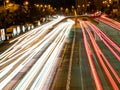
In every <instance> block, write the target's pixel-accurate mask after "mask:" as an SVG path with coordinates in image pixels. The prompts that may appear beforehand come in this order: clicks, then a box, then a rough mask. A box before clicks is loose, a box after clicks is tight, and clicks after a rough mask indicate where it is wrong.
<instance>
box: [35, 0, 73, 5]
mask: <svg viewBox="0 0 120 90" xmlns="http://www.w3.org/2000/svg"><path fill="white" fill-rule="evenodd" d="M33 1H36V2H41V3H50V4H51V5H52V6H54V7H61V6H62V7H71V6H72V5H75V0H33Z"/></svg>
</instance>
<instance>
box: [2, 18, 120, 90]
mask: <svg viewBox="0 0 120 90" xmlns="http://www.w3.org/2000/svg"><path fill="white" fill-rule="evenodd" d="M81 18H82V17H81ZM81 18H78V19H77V23H75V21H74V19H69V18H65V17H60V18H58V19H56V20H53V21H51V22H48V23H46V24H44V25H42V26H40V27H37V28H35V29H33V30H30V31H28V32H26V33H25V34H23V35H21V36H19V37H17V38H15V39H13V40H10V41H9V43H14V44H13V45H12V46H11V47H9V48H8V49H7V50H5V51H4V52H3V53H1V54H0V90H10V89H14V90H70V89H71V90H96V89H97V90H119V89H120V71H119V70H120V42H119V41H120V40H119V38H115V37H119V34H118V33H119V27H118V24H119V23H118V22H116V21H114V20H112V19H109V18H107V17H104V16H101V17H99V18H96V20H98V22H99V23H97V24H93V22H92V21H90V20H87V21H84V20H82V19H81ZM106 22H107V23H106ZM112 22H113V23H112ZM111 23H112V24H114V26H113V25H112V26H111ZM111 31H114V34H113V33H112V32H111Z"/></svg>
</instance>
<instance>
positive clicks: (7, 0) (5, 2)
mask: <svg viewBox="0 0 120 90" xmlns="http://www.w3.org/2000/svg"><path fill="white" fill-rule="evenodd" d="M9 2H10V1H9V0H4V1H3V4H4V8H5V7H6V4H8V3H9Z"/></svg>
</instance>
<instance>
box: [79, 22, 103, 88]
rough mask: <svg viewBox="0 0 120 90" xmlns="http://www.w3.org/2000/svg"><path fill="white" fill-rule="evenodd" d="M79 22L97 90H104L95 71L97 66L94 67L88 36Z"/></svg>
mask: <svg viewBox="0 0 120 90" xmlns="http://www.w3.org/2000/svg"><path fill="white" fill-rule="evenodd" d="M79 22H80V25H81V28H82V33H83V38H84V44H85V49H86V52H87V56H88V60H89V64H90V68H91V71H92V75H93V78H94V81H95V85H96V89H97V90H102V84H101V82H100V79H99V76H98V74H97V71H96V69H95V65H94V62H93V59H92V52H91V50H90V46H89V44H88V41H87V37H86V34H85V30H84V28H83V24H82V22H81V21H79Z"/></svg>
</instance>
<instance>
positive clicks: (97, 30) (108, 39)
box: [89, 23, 120, 61]
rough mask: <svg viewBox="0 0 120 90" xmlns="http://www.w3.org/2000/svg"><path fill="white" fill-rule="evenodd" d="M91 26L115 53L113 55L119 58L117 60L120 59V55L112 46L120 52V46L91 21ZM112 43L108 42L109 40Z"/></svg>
mask: <svg viewBox="0 0 120 90" xmlns="http://www.w3.org/2000/svg"><path fill="white" fill-rule="evenodd" d="M89 26H90V27H91V28H92V29H93V31H94V32H95V33H97V35H98V36H99V37H100V39H101V41H103V43H104V44H105V45H106V46H107V47H108V49H109V50H110V51H111V52H112V53H113V55H114V56H115V57H116V58H117V60H119V61H120V56H119V55H118V54H117V53H116V52H115V51H114V50H113V48H112V47H110V45H111V46H113V47H114V48H115V49H116V50H117V51H118V52H120V47H119V46H117V44H115V43H114V42H113V41H112V40H111V39H110V38H109V37H107V36H106V35H105V34H104V33H103V32H102V31H101V30H100V29H98V28H97V27H96V26H94V25H93V24H91V23H89ZM106 41H107V42H108V43H109V44H110V45H109V44H108V43H107V42H106Z"/></svg>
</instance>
